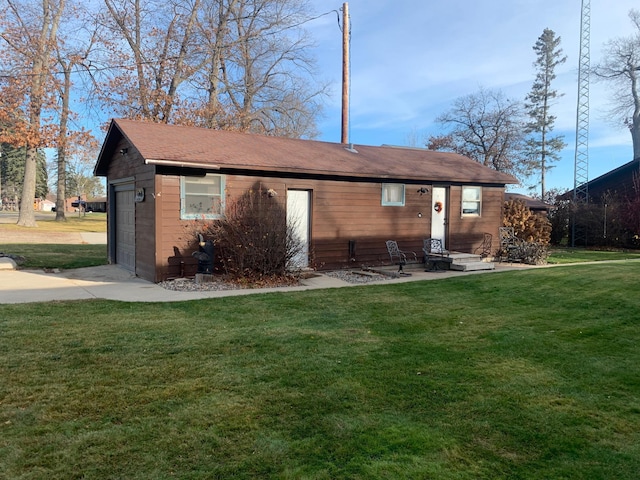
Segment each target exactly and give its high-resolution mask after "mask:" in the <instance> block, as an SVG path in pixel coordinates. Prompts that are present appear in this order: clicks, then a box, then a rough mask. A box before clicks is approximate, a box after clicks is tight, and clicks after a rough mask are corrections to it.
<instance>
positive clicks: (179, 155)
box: [94, 120, 517, 282]
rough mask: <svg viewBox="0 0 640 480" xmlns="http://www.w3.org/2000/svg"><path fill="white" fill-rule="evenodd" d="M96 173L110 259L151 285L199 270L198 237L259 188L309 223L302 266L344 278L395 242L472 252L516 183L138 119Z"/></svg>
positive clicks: (369, 151)
mask: <svg viewBox="0 0 640 480" xmlns="http://www.w3.org/2000/svg"><path fill="white" fill-rule="evenodd" d="M349 147H350V148H349ZM94 173H95V174H96V175H98V176H105V177H107V213H108V244H109V247H108V252H109V259H110V262H111V263H116V264H119V265H121V266H122V267H124V268H126V269H128V270H130V271H132V272H134V273H135V274H136V275H138V276H139V277H142V278H145V279H147V280H150V281H154V282H158V281H162V280H165V279H167V278H174V277H177V276H180V275H182V274H185V275H192V274H193V273H195V267H194V265H193V259H192V257H191V255H190V253H191V252H192V251H193V250H194V249H195V248H196V243H195V240H196V239H195V238H190V236H189V233H188V232H189V230H191V231H193V226H194V224H197V223H198V222H202V221H213V220H215V219H216V218H220V217H221V216H222V215H223V214H224V208H225V203H226V202H229V201H232V200H233V199H234V198H238V197H239V196H240V195H242V194H243V193H245V192H247V191H248V190H251V189H253V190H254V191H261V192H264V193H265V194H269V195H271V196H274V195H275V196H276V198H277V199H278V201H280V202H282V205H283V206H284V207H285V208H286V209H287V215H288V216H289V214H290V213H291V212H295V213H296V214H297V215H296V218H297V219H302V222H301V224H298V225H297V230H298V234H299V236H300V238H301V239H302V240H303V242H304V243H305V245H306V246H307V249H308V252H309V253H308V255H307V256H306V257H305V258H303V259H301V260H300V263H299V265H298V266H301V267H305V266H309V267H312V268H316V269H335V268H342V267H348V266H361V265H369V266H373V265H381V264H386V263H389V256H388V253H387V250H386V246H385V240H388V239H395V240H397V241H398V243H399V245H400V247H401V248H402V249H406V250H413V251H415V252H421V249H422V241H423V239H424V238H426V237H436V238H441V239H442V240H443V242H444V244H445V247H446V248H448V249H450V250H455V251H461V252H472V251H474V249H476V248H477V247H479V246H480V245H481V244H482V241H483V239H484V233H485V232H487V233H491V234H492V235H493V236H494V238H498V227H499V226H500V225H501V222H502V218H501V217H502V205H503V201H504V190H505V185H506V184H515V183H517V180H516V179H515V178H514V177H512V176H510V175H507V174H504V173H500V172H496V171H494V170H491V169H489V168H487V167H484V166H483V165H481V164H480V163H478V162H475V161H473V160H471V159H469V158H466V157H463V156H461V155H457V154H453V153H444V152H436V151H429V150H424V149H411V148H398V147H372V146H364V145H354V146H347V145H343V144H338V143H328V142H317V141H310V140H298V139H289V138H282V137H267V136H262V135H249V134H243V133H237V132H227V131H216V130H210V129H204V128H195V127H185V126H173V125H165V124H154V123H146V122H140V121H132V120H113V121H112V122H111V124H110V126H109V130H108V132H107V135H106V138H105V140H104V143H103V145H102V149H101V151H100V155H99V157H98V160H97V162H96V166H95V170H94Z"/></svg>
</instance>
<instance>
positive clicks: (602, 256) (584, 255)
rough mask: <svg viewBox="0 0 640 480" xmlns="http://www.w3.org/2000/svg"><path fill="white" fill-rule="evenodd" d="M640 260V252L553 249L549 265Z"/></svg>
mask: <svg viewBox="0 0 640 480" xmlns="http://www.w3.org/2000/svg"><path fill="white" fill-rule="evenodd" d="M632 259H640V251H638V250H611V251H609V250H587V249H585V248H557V247H554V248H552V249H551V256H550V257H549V263H551V264H564V263H584V262H601V261H605V260H632Z"/></svg>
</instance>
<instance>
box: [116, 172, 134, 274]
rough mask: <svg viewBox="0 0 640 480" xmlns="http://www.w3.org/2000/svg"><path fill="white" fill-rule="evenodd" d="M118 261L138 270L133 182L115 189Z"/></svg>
mask: <svg viewBox="0 0 640 480" xmlns="http://www.w3.org/2000/svg"><path fill="white" fill-rule="evenodd" d="M115 204H116V205H115V214H116V218H115V222H114V225H115V240H116V248H115V253H116V263H117V264H118V265H120V266H121V267H123V268H126V269H127V270H129V271H131V272H134V273H135V270H136V224H135V221H136V215H135V212H136V210H135V202H134V191H133V184H131V185H119V186H117V187H116V189H115Z"/></svg>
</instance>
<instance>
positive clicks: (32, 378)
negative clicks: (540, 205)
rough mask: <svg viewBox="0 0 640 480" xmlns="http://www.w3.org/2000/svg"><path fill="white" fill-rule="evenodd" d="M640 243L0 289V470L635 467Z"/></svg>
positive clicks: (556, 475) (42, 473)
mask: <svg viewBox="0 0 640 480" xmlns="http://www.w3.org/2000/svg"><path fill="white" fill-rule="evenodd" d="M638 291H640V262H628V263H622V264H600V265H584V266H583V265H580V266H574V267H571V268H551V269H535V270H528V271H515V272H503V273H493V274H486V275H471V276H464V277H462V276H461V277H457V278H451V279H442V280H438V281H426V282H410V283H402V284H392V285H378V286H371V285H369V286H362V287H351V288H342V289H331V290H315V291H309V292H294V293H273V294H264V295H251V296H246V297H228V298H221V299H212V300H202V301H193V302H182V303H169V304H145V303H122V302H112V301H102V300H95V301H79V302H52V303H43V304H26V305H2V306H0V378H1V379H2V381H1V382H0V478H7V479H14V478H25V479H68V478H101V479H102V478H113V479H115V478H126V479H164V478H180V479H216V478H218V479H229V478H236V479H254V478H277V479H390V478H393V479H423V478H435V479H479V478H489V479H518V478H521V479H560V478H565V479H569V478H571V479H609V478H616V479H617V480H618V479H636V478H638V472H640V372H639V365H640V349H639V348H638V344H639V343H640V328H639V327H640V296H639V295H638Z"/></svg>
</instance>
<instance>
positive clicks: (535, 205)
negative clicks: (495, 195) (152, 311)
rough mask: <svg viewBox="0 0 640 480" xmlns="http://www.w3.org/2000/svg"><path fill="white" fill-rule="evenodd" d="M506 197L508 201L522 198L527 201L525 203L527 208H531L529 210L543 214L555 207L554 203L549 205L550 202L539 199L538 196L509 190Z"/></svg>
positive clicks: (521, 199)
mask: <svg viewBox="0 0 640 480" xmlns="http://www.w3.org/2000/svg"><path fill="white" fill-rule="evenodd" d="M504 197H505V198H504V199H505V200H506V201H509V200H520V201H522V202H524V203H525V205H526V206H527V208H529V210H531V211H532V212H534V213H540V214H542V215H547V214H548V213H549V211H550V210H552V209H553V208H554V207H553V205H549V204H548V203H545V202H543V201H542V200H538V199H536V198H532V197H529V196H527V195H523V194H521V193H512V192H507V193H505V195H504Z"/></svg>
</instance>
